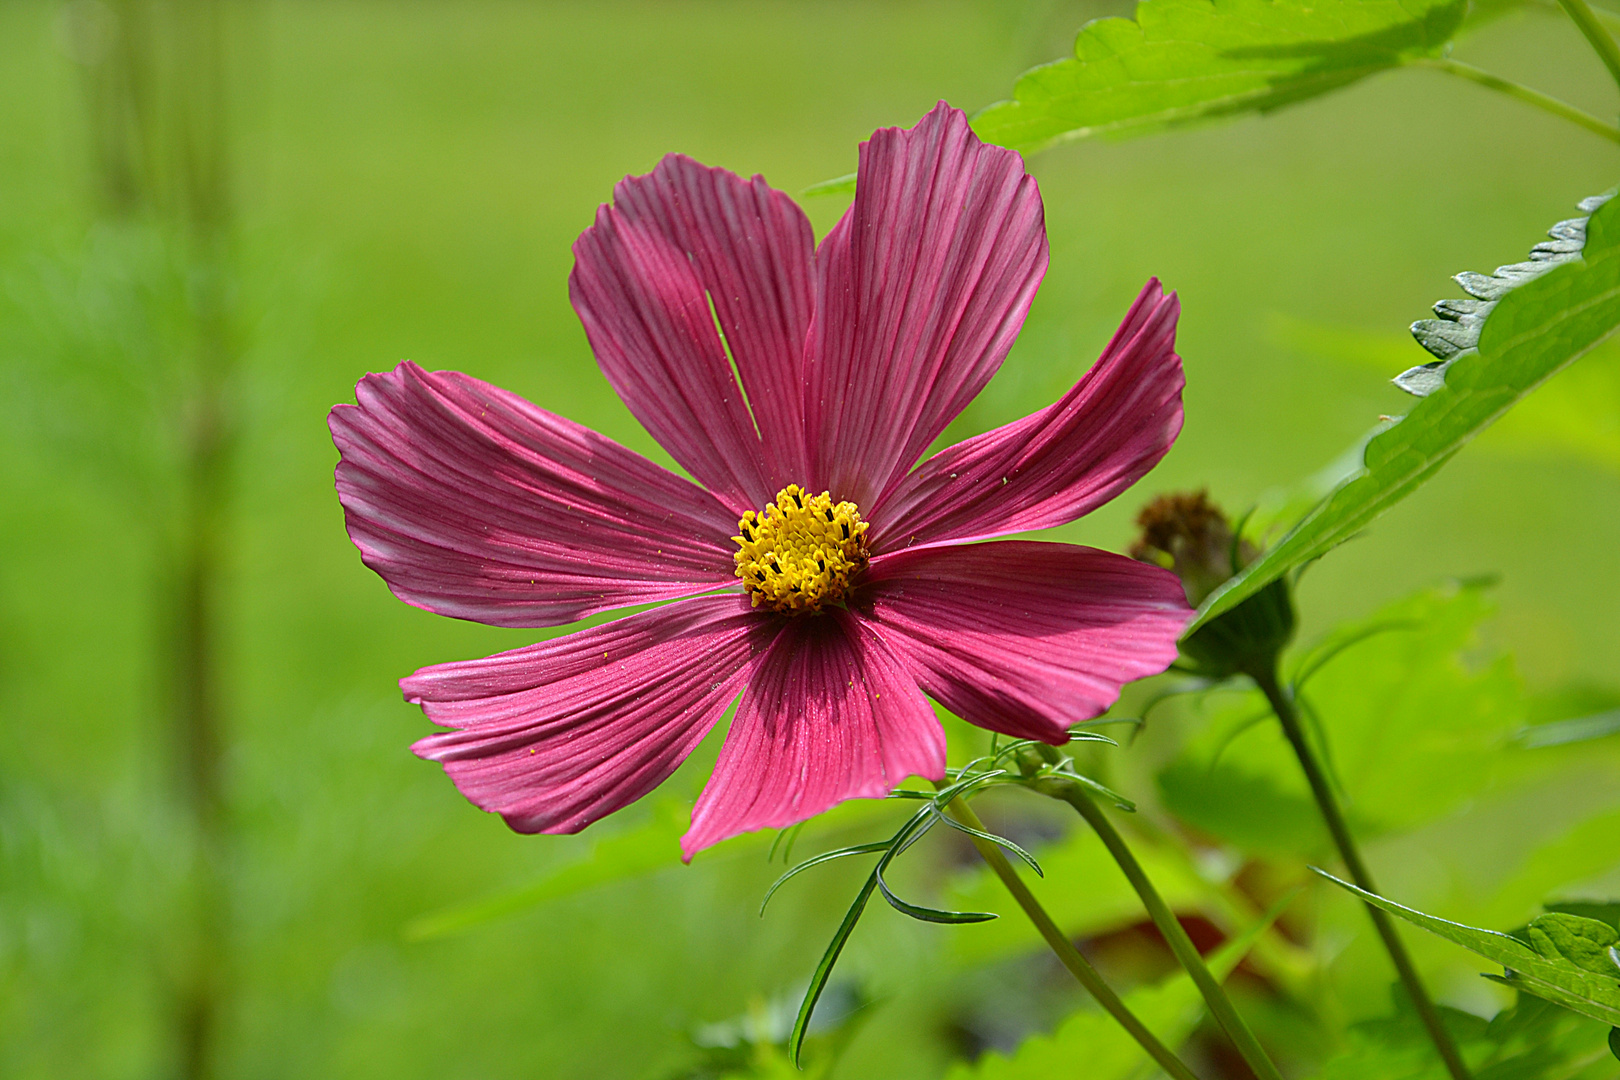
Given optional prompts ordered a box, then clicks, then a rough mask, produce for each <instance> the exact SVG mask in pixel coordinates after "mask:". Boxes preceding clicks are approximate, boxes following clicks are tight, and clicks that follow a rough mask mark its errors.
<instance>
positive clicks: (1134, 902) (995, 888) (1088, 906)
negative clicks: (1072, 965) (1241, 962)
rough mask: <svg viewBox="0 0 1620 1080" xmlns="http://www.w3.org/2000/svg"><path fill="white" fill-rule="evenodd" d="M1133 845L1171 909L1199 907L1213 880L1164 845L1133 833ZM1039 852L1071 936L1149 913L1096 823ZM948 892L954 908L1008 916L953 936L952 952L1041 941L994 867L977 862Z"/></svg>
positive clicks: (992, 953) (980, 952) (1047, 890)
mask: <svg viewBox="0 0 1620 1080" xmlns="http://www.w3.org/2000/svg"><path fill="white" fill-rule="evenodd" d="M1132 849H1133V850H1134V851H1135V852H1136V856H1137V859H1138V860H1139V861H1140V862H1141V863H1142V865H1143V867H1144V868H1145V869H1146V871H1147V874H1148V877H1150V878H1152V879H1153V882H1154V884H1155V885H1157V886H1158V888H1159V891H1160V892H1161V893H1163V894H1164V897H1165V902H1166V903H1168V904H1169V905H1170V906H1171V907H1172V908H1174V909H1176V910H1178V911H1186V910H1190V909H1196V908H1197V907H1199V906H1200V905H1201V903H1202V902H1203V901H1204V899H1205V898H1206V897H1207V895H1208V892H1209V886H1208V885H1207V884H1205V883H1204V882H1203V881H1201V880H1200V879H1199V878H1198V876H1197V875H1196V874H1195V873H1193V872H1192V871H1191V870H1190V869H1189V868H1188V867H1187V865H1186V864H1185V862H1183V861H1181V860H1178V859H1177V858H1176V857H1175V856H1174V855H1172V854H1171V853H1170V852H1168V851H1166V850H1164V849H1163V848H1162V847H1160V846H1159V845H1158V844H1154V843H1151V842H1147V841H1145V840H1140V839H1137V838H1133V842H1132ZM1036 854H1037V855H1039V856H1040V860H1041V865H1042V867H1044V868H1045V870H1046V875H1047V879H1048V880H1049V881H1051V882H1052V883H1053V886H1052V887H1043V888H1041V889H1040V890H1039V895H1040V901H1041V905H1042V906H1043V907H1045V908H1046V910H1047V913H1048V914H1050V915H1051V916H1052V919H1053V921H1054V922H1056V923H1057V924H1058V926H1060V927H1062V928H1063V931H1064V932H1065V933H1067V934H1068V935H1069V936H1070V937H1074V938H1084V937H1091V936H1093V935H1096V934H1101V933H1107V932H1108V931H1110V930H1117V929H1119V928H1120V927H1122V926H1128V925H1131V924H1132V923H1136V922H1139V921H1141V920H1142V919H1144V918H1146V916H1145V915H1144V914H1143V912H1142V902H1141V900H1140V899H1138V898H1137V895H1136V893H1135V892H1134V891H1133V890H1132V889H1131V886H1130V883H1129V882H1128V881H1126V880H1125V875H1124V874H1122V873H1120V870H1119V867H1118V866H1117V865H1116V864H1115V862H1114V860H1113V858H1112V857H1111V856H1109V854H1108V851H1107V849H1106V848H1104V847H1103V845H1102V841H1101V840H1099V839H1097V835H1096V834H1095V833H1093V832H1092V831H1091V830H1090V829H1088V828H1084V827H1078V826H1077V827H1074V828H1071V829H1070V830H1069V831H1068V832H1066V833H1065V834H1064V835H1063V837H1062V839H1060V840H1058V841H1056V842H1055V843H1051V844H1048V845H1046V846H1044V847H1041V848H1038V849H1037V851H1036ZM1071 882H1084V883H1085V884H1084V886H1083V887H1078V888H1077V887H1073V886H1071V885H1059V884H1058V883H1071ZM1032 884H1033V883H1032ZM946 896H947V898H948V900H949V902H950V903H951V905H952V906H954V907H963V908H971V909H975V910H978V909H982V910H986V911H999V912H1002V913H1003V914H1004V915H1006V916H1007V917H1006V918H1002V919H998V920H997V921H995V922H993V923H986V924H984V925H982V926H976V927H974V928H973V929H972V931H971V932H967V933H961V934H955V935H952V938H951V941H950V946H951V951H952V953H953V954H954V955H955V956H956V957H957V959H958V960H959V961H961V962H962V963H984V962H987V961H991V960H995V959H998V958H1001V957H1005V956H1008V955H1012V954H1014V953H1019V952H1025V951H1028V950H1031V949H1037V948H1041V947H1042V944H1041V938H1040V935H1039V934H1038V933H1037V932H1036V931H1035V928H1034V927H1033V926H1031V925H1030V922H1029V920H1028V919H1026V918H1024V917H1023V916H1022V915H1021V914H1019V913H1018V911H1017V908H1016V906H1015V905H1013V903H1012V901H1011V900H1010V899H1009V898H1008V897H1007V893H1006V890H1005V889H1004V888H1003V887H1002V885H1001V883H1000V882H999V881H998V880H997V879H996V877H995V875H994V874H992V873H991V872H990V871H989V869H988V868H986V867H984V866H982V865H975V866H973V867H972V868H971V869H969V870H966V871H964V872H962V873H961V874H959V875H958V876H957V877H956V878H955V879H954V880H953V881H952V882H951V883H950V885H949V886H948V888H947V890H946Z"/></svg>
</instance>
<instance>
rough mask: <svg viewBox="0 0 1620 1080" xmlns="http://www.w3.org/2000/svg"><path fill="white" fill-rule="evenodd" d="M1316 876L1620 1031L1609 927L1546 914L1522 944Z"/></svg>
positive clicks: (1619, 979) (1617, 957) (1522, 986)
mask: <svg viewBox="0 0 1620 1080" xmlns="http://www.w3.org/2000/svg"><path fill="white" fill-rule="evenodd" d="M1317 873H1318V874H1321V875H1322V876H1323V877H1325V878H1327V879H1328V880H1329V881H1331V882H1333V883H1334V884H1336V885H1340V886H1343V887H1344V888H1345V889H1348V890H1349V891H1350V892H1353V893H1355V894H1356V895H1357V896H1359V897H1361V898H1362V899H1363V900H1365V901H1366V902H1367V903H1369V904H1372V905H1373V906H1374V907H1379V908H1383V909H1384V910H1385V911H1387V912H1389V913H1390V914H1391V915H1399V916H1400V917H1401V918H1403V919H1405V920H1406V921H1407V922H1409V923H1412V924H1414V925H1416V926H1421V927H1423V929H1425V930H1427V931H1429V932H1430V933H1432V934H1438V935H1439V936H1440V937H1443V938H1445V939H1446V940H1447V941H1450V942H1452V943H1454V944H1457V945H1461V946H1462V947H1463V948H1465V949H1468V950H1469V951H1470V952H1475V953H1478V954H1479V955H1480V956H1483V957H1485V958H1486V959H1488V960H1494V961H1496V962H1497V963H1498V964H1501V965H1502V967H1503V969H1504V971H1505V974H1504V975H1503V976H1502V977H1501V978H1500V980H1499V981H1501V982H1504V983H1506V984H1507V985H1509V986H1511V987H1513V988H1515V989H1517V990H1521V991H1523V992H1524V993H1527V994H1534V995H1535V996H1536V997H1539V998H1545V999H1546V1000H1548V1001H1551V1002H1553V1003H1555V1004H1558V1005H1562V1006H1564V1008H1566V1009H1570V1010H1572V1011H1574V1012H1578V1013H1580V1014H1581V1015H1583V1016H1590V1017H1591V1018H1592V1019H1594V1020H1601V1021H1603V1022H1604V1023H1605V1024H1611V1025H1616V1026H1620V952H1617V951H1616V944H1617V943H1620V931H1617V930H1616V929H1615V928H1614V927H1613V926H1610V925H1609V924H1608V923H1605V922H1600V921H1599V920H1597V919H1585V918H1582V917H1580V916H1578V915H1569V914H1565V913H1563V912H1549V913H1548V914H1546V915H1542V916H1540V917H1539V918H1537V919H1536V920H1535V921H1534V922H1532V923H1531V924H1530V925H1529V927H1528V928H1526V931H1525V938H1526V939H1527V940H1528V944H1526V941H1521V940H1520V939H1519V938H1517V937H1512V936H1509V935H1507V934H1499V933H1497V932H1496V931H1494V930H1480V929H1478V928H1476V927H1472V926H1464V925H1463V924H1462V923H1454V922H1450V921H1448V920H1446V919H1440V918H1436V917H1435V916H1433V915H1425V914H1424V913H1423V912H1421V911H1414V910H1413V909H1412V908H1409V907H1403V906H1402V905H1400V904H1397V903H1395V902H1394V901H1393V900H1386V899H1384V898H1383V897H1382V896H1378V895H1376V894H1374V893H1370V892H1367V891H1366V890H1365V889H1358V888H1356V887H1355V886H1354V885H1351V884H1350V883H1349V882H1347V881H1340V880H1339V879H1338V878H1336V877H1334V876H1333V875H1332V874H1329V873H1326V872H1325V871H1322V870H1318V871H1317Z"/></svg>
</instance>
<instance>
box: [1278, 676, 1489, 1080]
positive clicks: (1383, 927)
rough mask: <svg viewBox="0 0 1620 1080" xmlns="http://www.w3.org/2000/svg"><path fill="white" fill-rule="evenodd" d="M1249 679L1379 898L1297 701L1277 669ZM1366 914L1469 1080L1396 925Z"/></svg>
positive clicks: (1356, 872)
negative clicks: (1284, 686) (1274, 716)
mask: <svg viewBox="0 0 1620 1080" xmlns="http://www.w3.org/2000/svg"><path fill="white" fill-rule="evenodd" d="M1248 675H1249V677H1250V678H1252V679H1253V680H1254V681H1255V684H1256V685H1257V686H1259V688H1260V692H1261V693H1262V694H1264V695H1265V696H1266V700H1267V701H1268V702H1270V703H1271V709H1272V711H1273V712H1275V713H1276V714H1277V720H1278V721H1279V722H1280V723H1281V724H1282V729H1283V734H1284V735H1285V736H1287V738H1288V742H1289V745H1291V746H1292V747H1293V748H1294V754H1295V756H1296V757H1298V758H1299V767H1300V768H1301V769H1302V770H1304V773H1305V779H1306V782H1308V783H1309V784H1310V786H1311V794H1312V795H1313V796H1315V798H1316V805H1317V807H1318V808H1319V809H1320V810H1321V812H1322V819H1323V820H1324V821H1325V822H1326V823H1327V827H1328V832H1329V833H1331V834H1332V836H1333V843H1334V845H1335V846H1336V847H1337V848H1338V849H1339V858H1341V859H1343V860H1344V865H1345V868H1346V869H1347V870H1349V872H1350V880H1352V881H1354V882H1355V883H1356V884H1357V885H1359V886H1361V887H1362V888H1363V889H1366V890H1367V891H1368V892H1372V893H1375V892H1378V886H1377V885H1376V884H1375V883H1374V882H1373V877H1372V873H1371V872H1370V871H1369V870H1368V869H1367V864H1366V863H1365V862H1364V861H1363V860H1362V858H1361V850H1360V849H1359V848H1358V847H1356V841H1355V837H1353V836H1352V835H1351V834H1350V826H1349V824H1348V823H1347V822H1346V821H1345V819H1344V812H1343V811H1342V810H1341V809H1340V808H1339V799H1338V796H1337V795H1335V794H1334V793H1333V788H1332V786H1331V785H1330V784H1329V783H1328V778H1327V773H1326V772H1325V771H1324V770H1323V769H1322V764H1321V762H1320V761H1318V760H1317V756H1316V750H1315V748H1313V747H1312V746H1311V744H1310V740H1308V739H1307V738H1306V737H1305V729H1304V728H1303V727H1302V726H1301V725H1300V722H1299V710H1297V709H1296V708H1295V707H1294V701H1293V698H1292V697H1290V696H1289V695H1288V694H1287V693H1285V692H1284V691H1283V689H1282V687H1281V686H1280V685H1278V682H1277V673H1276V670H1275V668H1274V667H1272V668H1261V669H1259V670H1256V671H1250V672H1248ZM1367 914H1368V915H1370V916H1371V917H1372V921H1373V926H1374V927H1375V928H1376V929H1377V930H1378V936H1379V937H1380V938H1382V939H1383V942H1384V949H1385V950H1386V951H1387V952H1388V953H1389V958H1390V960H1391V961H1392V962H1393V963H1394V964H1395V972H1396V974H1397V975H1399V976H1400V980H1401V985H1402V986H1404V987H1406V992H1407V994H1408V995H1409V996H1410V997H1411V999H1412V1004H1413V1005H1415V1006H1416V1007H1417V1011H1418V1016H1419V1017H1420V1018H1421V1019H1422V1021H1423V1026H1424V1027H1425V1028H1427V1029H1428V1032H1429V1038H1430V1039H1432V1040H1433V1041H1434V1047H1435V1049H1436V1050H1438V1051H1439V1053H1440V1057H1441V1059H1442V1060H1443V1061H1444V1062H1445V1065H1446V1071H1447V1072H1449V1073H1450V1074H1451V1075H1452V1077H1453V1080H1470V1077H1469V1073H1468V1066H1467V1065H1466V1064H1464V1063H1463V1059H1462V1055H1461V1054H1460V1053H1458V1052H1457V1045H1456V1043H1454V1042H1452V1039H1451V1033H1450V1032H1448V1031H1447V1030H1446V1029H1445V1027H1444V1026H1443V1025H1442V1024H1441V1023H1440V1013H1439V1010H1437V1009H1436V1008H1435V1007H1434V1000H1433V999H1432V998H1430V997H1429V991H1428V990H1427V989H1426V988H1425V987H1424V985H1423V980H1422V979H1421V978H1419V977H1418V973H1417V968H1416V966H1414V965H1413V963H1412V957H1411V955H1410V954H1409V953H1408V952H1407V951H1406V944H1405V943H1404V942H1402V941H1401V938H1400V935H1399V934H1398V933H1397V932H1396V930H1395V924H1394V922H1393V921H1392V920H1391V919H1390V917H1389V916H1388V915H1386V914H1385V913H1384V912H1383V911H1381V910H1379V909H1378V908H1375V907H1373V906H1372V905H1371V904H1368V905H1367Z"/></svg>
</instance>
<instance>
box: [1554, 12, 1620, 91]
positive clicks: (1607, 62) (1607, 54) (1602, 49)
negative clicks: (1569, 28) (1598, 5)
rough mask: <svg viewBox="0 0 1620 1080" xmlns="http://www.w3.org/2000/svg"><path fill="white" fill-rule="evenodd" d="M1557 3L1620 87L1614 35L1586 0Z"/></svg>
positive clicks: (1618, 51)
mask: <svg viewBox="0 0 1620 1080" xmlns="http://www.w3.org/2000/svg"><path fill="white" fill-rule="evenodd" d="M1558 3H1559V6H1561V7H1562V8H1563V9H1564V10H1565V11H1566V12H1568V13H1569V17H1570V18H1571V19H1572V20H1574V23H1575V25H1576V26H1577V27H1579V28H1580V31H1581V34H1582V35H1583V36H1584V37H1585V38H1586V40H1587V42H1588V43H1589V44H1590V45H1591V46H1592V50H1593V51H1594V52H1596V53H1597V54H1598V58H1599V59H1600V60H1602V61H1603V66H1604V67H1606V68H1608V69H1609V74H1610V75H1611V76H1612V77H1613V78H1614V83H1615V86H1617V87H1620V46H1616V44H1615V41H1614V37H1613V36H1612V35H1611V34H1610V33H1609V32H1608V31H1607V30H1605V29H1604V28H1603V24H1602V23H1600V22H1599V21H1598V17H1597V16H1596V15H1595V14H1593V13H1592V8H1591V7H1590V6H1589V5H1588V4H1587V3H1586V0H1558Z"/></svg>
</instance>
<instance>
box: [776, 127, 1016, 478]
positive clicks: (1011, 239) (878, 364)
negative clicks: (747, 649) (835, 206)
mask: <svg viewBox="0 0 1620 1080" xmlns="http://www.w3.org/2000/svg"><path fill="white" fill-rule="evenodd" d="M1045 273H1046V228H1045V224H1044V219H1043V217H1042V211H1041V197H1040V192H1039V191H1037V190H1036V187H1035V181H1034V179H1033V178H1032V177H1029V176H1026V175H1025V174H1024V164H1023V159H1021V158H1020V157H1019V156H1018V155H1017V154H1016V153H1013V152H1012V151H1011V150H1003V149H1001V148H999V147H995V146H986V145H985V144H983V143H981V142H979V140H978V138H977V137H976V136H975V135H974V134H973V132H972V130H971V129H970V128H969V127H968V123H967V118H966V117H965V116H963V114H962V113H961V112H960V111H959V110H957V109H952V108H950V107H949V106H947V105H946V104H945V103H944V102H941V103H940V104H939V106H938V107H937V108H935V109H934V111H933V112H931V113H929V114H928V115H927V116H925V117H923V119H922V120H921V121H920V122H919V123H918V124H917V126H916V127H914V128H912V129H911V130H909V131H901V130H899V129H897V128H884V129H882V130H879V131H877V132H875V133H873V135H872V138H871V140H870V141H869V142H865V143H862V144H861V158H860V168H859V172H858V182H857V187H856V189H855V203H854V205H853V206H851V207H850V209H849V212H848V213H847V214H845V215H844V218H843V220H841V221H840V222H839V223H838V225H837V226H836V227H835V228H834V229H833V230H832V232H830V233H829V234H828V235H827V237H826V239H825V240H823V241H822V244H821V248H820V250H819V251H818V252H817V254H816V317H815V323H814V325H813V326H812V327H811V344H810V352H809V359H810V367H809V381H810V391H809V392H810V397H809V400H808V402H807V406H806V408H807V413H808V417H807V422H808V424H809V430H810V438H811V442H812V444H813V445H812V453H813V454H815V455H816V460H817V469H816V471H815V473H813V476H814V477H815V479H814V480H813V481H812V487H813V488H815V489H819V488H828V489H830V490H831V491H832V492H833V494H834V496H835V497H836V498H840V499H852V500H854V501H855V502H856V503H858V504H859V505H861V506H862V507H867V506H871V505H872V504H873V503H874V502H876V501H877V497H878V496H879V495H881V494H882V493H883V492H884V491H886V490H887V489H888V487H889V485H890V484H891V483H893V482H894V481H895V480H897V479H899V478H900V477H901V476H903V475H904V474H905V472H906V471H907V470H908V469H910V468H911V466H912V465H913V464H915V463H916V461H917V459H918V458H919V457H920V456H922V453H923V451H924V450H926V449H927V448H928V445H929V444H930V443H931V442H933V441H934V438H935V436H937V435H938V434H939V433H940V432H941V431H943V430H944V429H945V425H946V424H948V423H950V421H951V419H952V418H953V417H954V416H956V414H957V413H959V412H961V411H962V408H963V406H965V405H966V404H967V403H968V402H969V401H971V400H972V399H973V397H974V396H975V395H976V394H978V392H979V391H980V390H982V389H983V388H984V385H985V383H987V382H989V381H990V376H992V375H994V374H995V372H996V369H997V368H998V367H1000V366H1001V361H1002V358H1003V357H1005V356H1006V355H1007V350H1008V349H1009V348H1010V347H1011V346H1012V343H1013V339H1014V338H1015V337H1017V336H1018V331H1019V328H1020V327H1022V326H1023V324H1024V315H1025V313H1026V312H1027V311H1028V310H1029V304H1030V301H1031V300H1032V299H1033V298H1034V296H1035V290H1036V288H1037V287H1038V286H1039V285H1040V281H1041V277H1042V276H1043V275H1044V274H1045Z"/></svg>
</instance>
